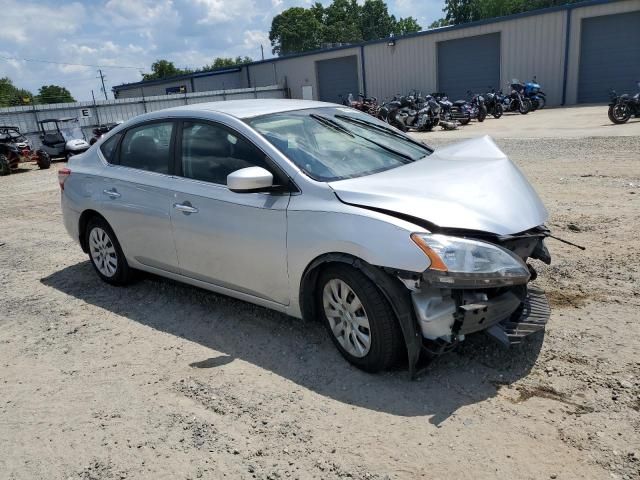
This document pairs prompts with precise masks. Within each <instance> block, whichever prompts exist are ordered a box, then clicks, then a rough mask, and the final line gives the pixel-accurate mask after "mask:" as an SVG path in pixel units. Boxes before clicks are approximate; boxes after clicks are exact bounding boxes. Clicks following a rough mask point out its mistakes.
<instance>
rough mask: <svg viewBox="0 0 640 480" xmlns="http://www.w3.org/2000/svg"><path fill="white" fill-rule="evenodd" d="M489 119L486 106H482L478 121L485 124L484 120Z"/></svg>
mask: <svg viewBox="0 0 640 480" xmlns="http://www.w3.org/2000/svg"><path fill="white" fill-rule="evenodd" d="M485 118H487V107H485V106H484V105H482V106H481V107H480V109H479V110H478V119H477V120H478V121H479V122H484V119H485Z"/></svg>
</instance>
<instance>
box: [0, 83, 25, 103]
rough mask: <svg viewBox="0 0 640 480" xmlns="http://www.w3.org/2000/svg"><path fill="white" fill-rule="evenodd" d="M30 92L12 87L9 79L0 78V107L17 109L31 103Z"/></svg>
mask: <svg viewBox="0 0 640 480" xmlns="http://www.w3.org/2000/svg"><path fill="white" fill-rule="evenodd" d="M32 97H33V95H32V94H31V92H30V91H28V90H25V89H23V88H18V87H16V86H15V85H13V82H12V81H11V79H10V78H9V77H3V78H0V107H17V106H19V105H25V104H28V103H29V102H31V99H32Z"/></svg>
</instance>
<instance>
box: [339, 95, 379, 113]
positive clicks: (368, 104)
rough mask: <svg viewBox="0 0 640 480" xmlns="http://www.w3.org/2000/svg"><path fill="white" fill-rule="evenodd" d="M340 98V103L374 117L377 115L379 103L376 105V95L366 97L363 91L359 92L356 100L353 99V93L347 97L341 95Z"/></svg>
mask: <svg viewBox="0 0 640 480" xmlns="http://www.w3.org/2000/svg"><path fill="white" fill-rule="evenodd" d="M340 98H341V100H342V104H343V105H346V106H347V107H351V108H355V109H356V110H360V111H361V112H364V113H368V114H369V115H373V116H374V117H377V116H378V110H379V109H380V105H378V99H377V98H376V97H367V96H365V95H364V94H363V93H359V94H358V100H355V99H354V98H353V94H351V93H350V94H349V95H348V96H347V98H343V97H342V95H341V96H340Z"/></svg>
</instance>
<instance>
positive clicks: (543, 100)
mask: <svg viewBox="0 0 640 480" xmlns="http://www.w3.org/2000/svg"><path fill="white" fill-rule="evenodd" d="M546 104H547V99H546V98H544V97H540V96H539V97H538V110H542V109H543V108H544V106H545V105H546Z"/></svg>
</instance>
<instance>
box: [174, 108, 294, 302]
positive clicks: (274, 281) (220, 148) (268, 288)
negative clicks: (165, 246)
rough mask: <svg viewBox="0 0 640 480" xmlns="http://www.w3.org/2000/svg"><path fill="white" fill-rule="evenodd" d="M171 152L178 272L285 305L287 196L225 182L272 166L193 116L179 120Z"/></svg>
mask: <svg viewBox="0 0 640 480" xmlns="http://www.w3.org/2000/svg"><path fill="white" fill-rule="evenodd" d="M176 156H177V158H176V160H177V162H176V164H177V165H176V170H177V177H178V178H176V179H174V183H173V189H174V200H173V205H172V208H171V221H172V224H173V229H174V235H175V239H176V248H177V250H178V260H179V265H180V270H181V273H182V274H183V275H185V276H188V277H190V278H194V279H197V280H200V281H204V282H207V283H211V284H214V285H217V286H220V287H224V288H229V289H232V290H235V291H238V292H241V293H245V294H248V295H252V296H254V297H259V298H262V299H266V300H270V301H273V302H277V303H280V304H288V303H289V298H288V277H287V256H286V235H287V216H286V209H287V205H288V204H289V198H290V195H289V194H275V193H273V194H272V193H234V192H232V191H230V190H229V189H228V188H227V185H226V184H227V175H228V174H230V173H231V172H234V171H236V170H239V169H241V168H245V167H252V166H260V167H264V168H267V169H269V170H272V167H271V166H270V164H269V163H268V160H267V159H266V155H265V154H264V153H263V152H262V151H261V150H260V149H258V148H257V147H256V146H255V145H253V144H252V143H251V142H250V141H249V140H247V139H246V138H244V137H243V136H242V135H241V134H239V133H238V132H236V131H234V130H232V129H230V128H229V127H226V126H224V125H222V124H220V123H215V122H208V121H201V120H197V121H195V120H194V121H184V122H182V132H181V135H179V136H178V146H177V149H176ZM272 173H274V174H275V175H274V178H278V174H277V172H274V171H272Z"/></svg>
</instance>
